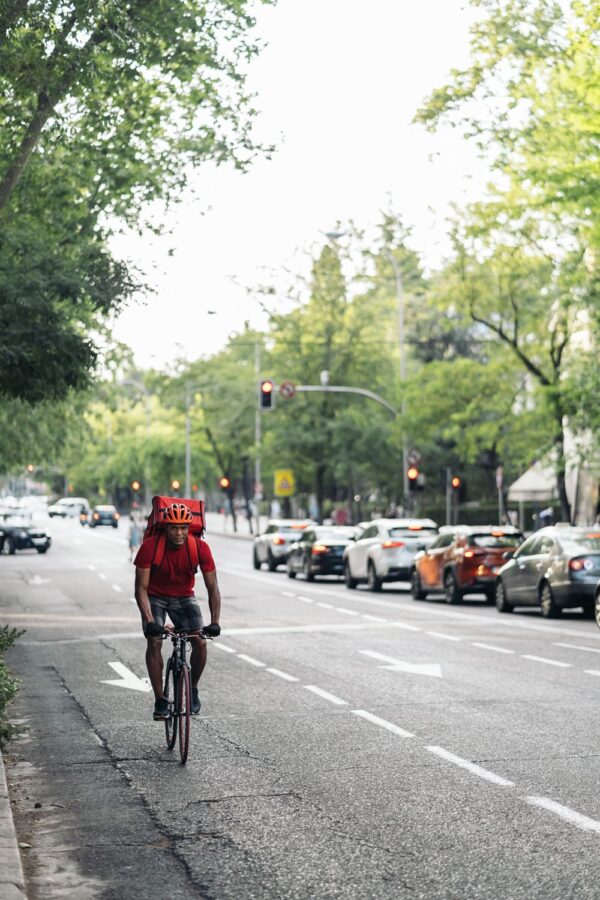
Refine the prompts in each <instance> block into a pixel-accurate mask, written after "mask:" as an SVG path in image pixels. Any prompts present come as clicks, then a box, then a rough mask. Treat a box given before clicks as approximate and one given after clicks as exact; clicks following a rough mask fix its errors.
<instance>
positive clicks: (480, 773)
mask: <svg viewBox="0 0 600 900" xmlns="http://www.w3.org/2000/svg"><path fill="white" fill-rule="evenodd" d="M425 749H426V750H428V751H429V752H430V753H434V754H435V755H436V756H439V757H441V758H442V759H445V760H447V762H451V763H453V764H454V765H455V766H458V767H459V768H460V769H465V770H466V771H467V772H470V773H471V775H477V777H478V778H483V780H484V781H491V782H492V784H498V785H500V786H501V787H514V781H509V780H508V779H507V778H502V777H501V776H500V775H496V774H495V773H494V772H490V771H489V769H484V768H482V766H478V765H476V764H475V763H472V762H470V761H469V760H468V759H463V758H462V756H456V754H454V753H450V751H449V750H445V749H444V748H443V747H426V748H425Z"/></svg>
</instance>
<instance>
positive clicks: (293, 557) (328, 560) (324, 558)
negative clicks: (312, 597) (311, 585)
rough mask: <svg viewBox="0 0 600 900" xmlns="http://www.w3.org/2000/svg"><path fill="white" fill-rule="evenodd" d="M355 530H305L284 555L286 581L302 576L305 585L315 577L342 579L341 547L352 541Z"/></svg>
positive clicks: (342, 551)
mask: <svg viewBox="0 0 600 900" xmlns="http://www.w3.org/2000/svg"><path fill="white" fill-rule="evenodd" d="M355 534H356V528H352V527H348V528H345V527H343V526H335V525H330V526H327V525H322V526H316V527H315V526H312V527H309V528H306V529H305V530H304V531H303V532H302V534H301V536H300V540H298V541H296V542H295V543H294V544H292V545H291V547H290V549H289V550H288V553H287V558H286V569H287V574H288V578H295V577H296V575H297V574H298V572H302V573H303V575H304V577H305V578H306V580H307V581H313V580H314V577H315V575H343V574H344V547H347V546H348V544H349V543H350V542H351V541H353V540H354V536H355Z"/></svg>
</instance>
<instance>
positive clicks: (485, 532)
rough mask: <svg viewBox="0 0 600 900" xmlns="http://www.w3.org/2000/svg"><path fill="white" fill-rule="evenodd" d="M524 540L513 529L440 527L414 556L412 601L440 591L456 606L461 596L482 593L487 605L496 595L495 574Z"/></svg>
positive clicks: (500, 527) (503, 527)
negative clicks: (432, 537)
mask: <svg viewBox="0 0 600 900" xmlns="http://www.w3.org/2000/svg"><path fill="white" fill-rule="evenodd" d="M523 540H524V537H523V534H522V533H521V532H520V531H518V530H517V529H516V528H512V527H505V526H492V525H489V526H479V525H477V526H467V525H459V526H456V527H453V528H444V529H443V531H441V533H440V534H439V535H438V536H437V538H436V539H435V540H434V541H433V543H431V544H430V545H429V547H427V549H426V550H422V551H421V552H420V553H417V555H416V556H415V561H414V566H413V569H412V572H411V578H410V581H411V591H412V595H413V597H414V599H415V600H424V599H425V598H426V597H427V595H428V594H431V593H434V592H439V591H443V592H444V594H445V596H446V602H447V603H460V601H461V600H462V598H463V597H464V596H465V594H480V593H482V594H485V595H486V597H487V600H488V603H493V602H494V599H495V596H496V573H497V572H498V570H499V569H500V568H501V566H503V565H504V563H505V562H506V557H505V556H504V554H505V553H506V551H507V550H513V551H514V550H516V549H517V547H518V546H519V544H521V543H522V542H523Z"/></svg>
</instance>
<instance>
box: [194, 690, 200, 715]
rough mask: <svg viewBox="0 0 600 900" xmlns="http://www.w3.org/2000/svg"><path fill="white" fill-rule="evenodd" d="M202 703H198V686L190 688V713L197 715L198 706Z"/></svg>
mask: <svg viewBox="0 0 600 900" xmlns="http://www.w3.org/2000/svg"><path fill="white" fill-rule="evenodd" d="M201 706H202V704H201V703H200V695H199V694H198V688H195V687H193V688H192V713H193V714H194V715H195V716H197V715H198V713H199V712H200V707H201Z"/></svg>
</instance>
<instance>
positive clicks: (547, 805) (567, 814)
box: [523, 797, 600, 833]
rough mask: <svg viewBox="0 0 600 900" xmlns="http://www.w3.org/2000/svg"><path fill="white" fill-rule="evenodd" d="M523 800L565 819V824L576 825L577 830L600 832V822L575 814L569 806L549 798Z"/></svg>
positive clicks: (525, 798)
mask: <svg viewBox="0 0 600 900" xmlns="http://www.w3.org/2000/svg"><path fill="white" fill-rule="evenodd" d="M523 799H524V800H525V801H526V802H527V803H529V804H531V806H538V807H539V808H540V809H545V810H547V811H548V812H552V813H555V815H557V816H560V818H561V819H564V820H565V822H569V824H570V825H575V827H576V828H581V830H582V831H595V832H597V833H598V832H600V822H597V821H596V819H590V818H589V816H584V815H582V814H581V813H578V812H575V810H574V809H569V807H568V806H563V805H562V803H556V801H555V800H549V799H548V797H524V798H523Z"/></svg>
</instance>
